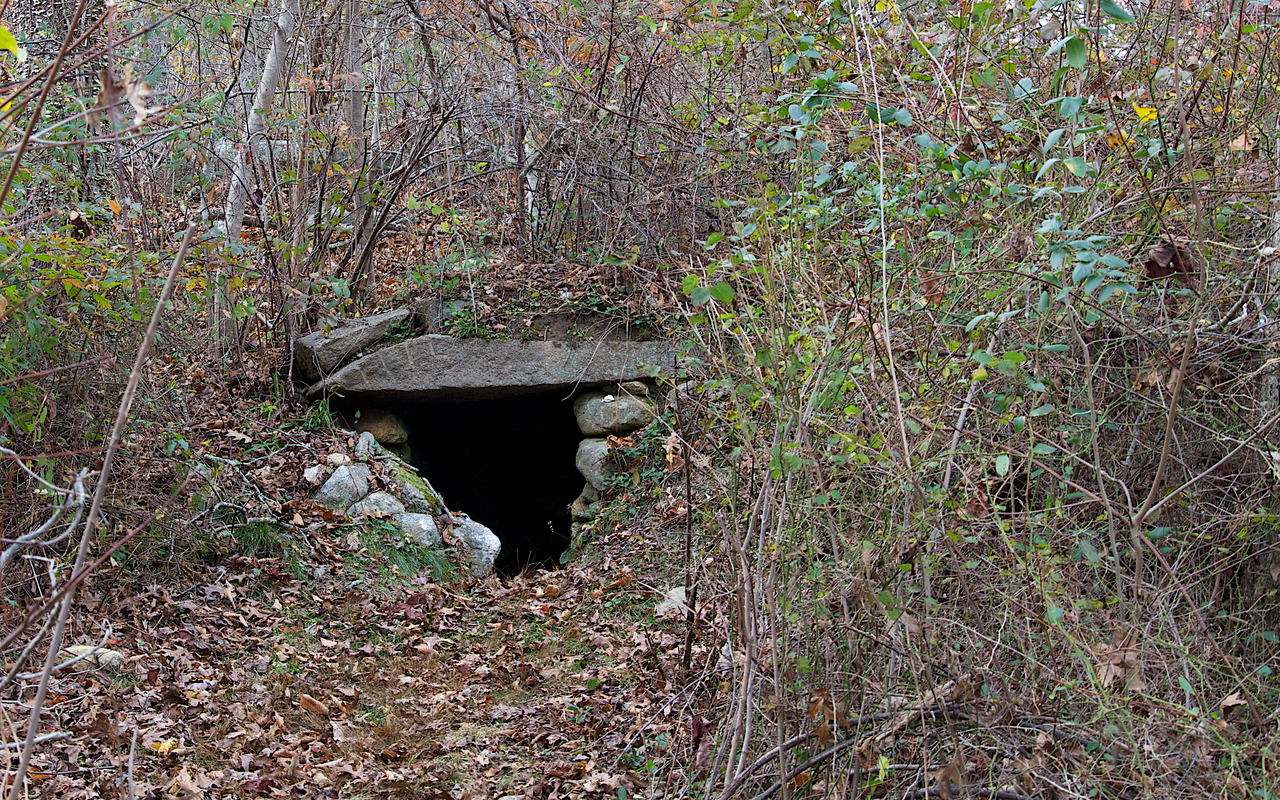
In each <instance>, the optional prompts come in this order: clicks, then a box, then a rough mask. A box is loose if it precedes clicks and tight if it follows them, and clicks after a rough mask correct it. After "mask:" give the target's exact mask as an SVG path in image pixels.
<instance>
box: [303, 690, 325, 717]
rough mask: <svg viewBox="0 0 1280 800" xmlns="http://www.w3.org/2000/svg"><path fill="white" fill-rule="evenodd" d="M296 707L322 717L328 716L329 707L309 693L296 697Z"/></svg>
mask: <svg viewBox="0 0 1280 800" xmlns="http://www.w3.org/2000/svg"><path fill="white" fill-rule="evenodd" d="M298 707H299V708H301V709H302V710H303V711H306V712H308V713H311V714H319V715H320V716H322V717H327V716H329V707H328V706H327V705H325V704H324V703H322V702H320V701H319V700H317V699H315V698H314V697H312V696H311V695H309V694H304V695H302V696H301V697H299V698H298Z"/></svg>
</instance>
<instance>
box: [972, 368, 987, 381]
mask: <svg viewBox="0 0 1280 800" xmlns="http://www.w3.org/2000/svg"><path fill="white" fill-rule="evenodd" d="M986 379H987V368H986V367H978V368H977V369H975V370H974V371H973V380H975V381H982V380H986Z"/></svg>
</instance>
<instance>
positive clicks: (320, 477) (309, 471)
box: [302, 464, 333, 486]
mask: <svg viewBox="0 0 1280 800" xmlns="http://www.w3.org/2000/svg"><path fill="white" fill-rule="evenodd" d="M331 472H333V469H332V468H330V467H328V466H326V465H324V464H316V465H315V466H314V467H307V468H306V469H305V470H303V472H302V479H303V480H305V481H306V482H307V483H309V484H311V485H312V486H315V485H316V484H318V483H323V482H324V479H325V478H327V477H329V473H331Z"/></svg>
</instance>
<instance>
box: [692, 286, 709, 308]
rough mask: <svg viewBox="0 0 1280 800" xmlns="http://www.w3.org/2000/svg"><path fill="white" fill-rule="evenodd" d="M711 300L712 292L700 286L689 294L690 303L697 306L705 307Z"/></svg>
mask: <svg viewBox="0 0 1280 800" xmlns="http://www.w3.org/2000/svg"><path fill="white" fill-rule="evenodd" d="M710 300H711V290H710V289H708V288H706V287H705V286H699V287H698V288H696V289H694V290H693V291H692V292H690V293H689V301H690V302H692V303H693V304H694V305H695V306H705V305H706V304H707V303H708V302H709V301H710Z"/></svg>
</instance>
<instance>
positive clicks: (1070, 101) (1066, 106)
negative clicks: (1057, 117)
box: [1058, 96, 1084, 119]
mask: <svg viewBox="0 0 1280 800" xmlns="http://www.w3.org/2000/svg"><path fill="white" fill-rule="evenodd" d="M1083 105H1084V98H1083V97H1080V96H1075V97H1064V98H1062V104H1061V105H1059V106H1058V113H1059V114H1061V115H1062V118H1063V119H1072V118H1074V117H1075V115H1076V114H1079V113H1080V108H1081V106H1083Z"/></svg>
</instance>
